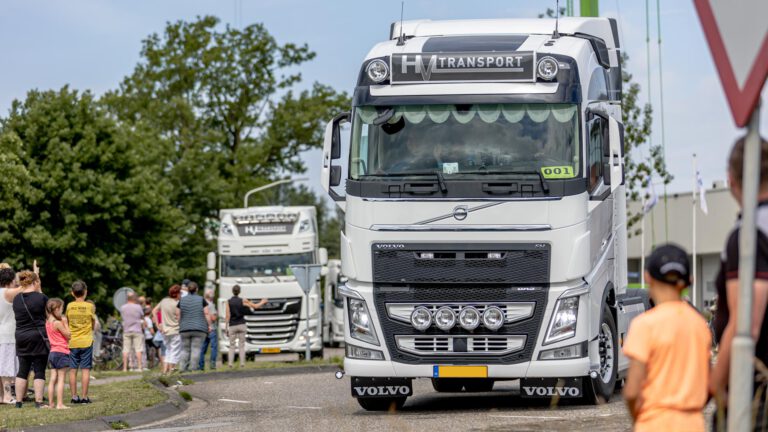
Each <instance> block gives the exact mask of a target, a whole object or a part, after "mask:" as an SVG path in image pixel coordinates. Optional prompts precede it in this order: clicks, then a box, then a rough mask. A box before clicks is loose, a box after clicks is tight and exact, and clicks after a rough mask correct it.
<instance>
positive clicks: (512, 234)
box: [322, 18, 648, 410]
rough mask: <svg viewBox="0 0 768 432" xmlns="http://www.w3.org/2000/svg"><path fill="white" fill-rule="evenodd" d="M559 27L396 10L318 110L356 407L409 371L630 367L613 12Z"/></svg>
mask: <svg viewBox="0 0 768 432" xmlns="http://www.w3.org/2000/svg"><path fill="white" fill-rule="evenodd" d="M555 29H556V23H555V20H546V19H533V20H516V19H499V20H467V21H428V20H427V21H407V22H404V23H402V25H401V24H400V23H394V24H393V25H392V27H391V30H390V32H391V33H390V38H389V40H387V41H385V42H382V43H379V44H378V45H376V46H374V47H373V49H371V51H370V52H369V53H368V55H367V57H366V58H365V60H364V62H363V64H362V66H361V68H360V74H359V78H358V82H357V86H356V87H355V91H354V96H353V102H352V107H351V111H350V112H349V113H344V114H341V115H339V116H337V117H336V118H335V119H333V120H332V121H331V122H330V123H329V124H328V126H327V128H326V135H325V147H324V154H323V167H322V169H323V171H322V182H323V186H324V187H325V188H326V190H328V191H329V194H330V196H331V197H332V199H334V200H335V201H336V203H337V204H338V205H339V206H340V207H341V208H342V209H343V210H344V211H345V213H346V215H345V221H346V223H345V226H344V230H343V232H342V233H341V260H342V267H343V268H342V272H343V274H344V275H345V276H346V277H347V278H348V281H347V282H346V284H345V286H342V287H341V288H340V292H341V293H342V294H343V295H344V296H345V297H346V300H345V302H344V307H345V319H346V323H347V325H346V326H345V341H346V356H345V359H344V370H345V372H346V374H347V375H348V376H350V377H351V380H350V381H351V386H352V388H351V394H352V396H353V397H355V398H357V400H358V402H359V403H360V405H361V406H362V407H363V408H365V409H369V410H383V409H390V408H391V407H392V406H395V407H398V406H401V405H402V404H403V403H404V402H405V400H406V398H407V397H408V396H409V395H411V394H412V380H413V379H414V378H428V379H431V380H432V382H433V386H434V388H435V390H437V391H487V390H490V389H492V387H493V384H494V382H495V381H498V380H520V389H521V390H520V393H521V395H522V396H523V397H547V398H551V397H559V398H581V397H585V398H587V399H590V400H593V401H597V400H607V399H608V398H610V396H611V394H612V393H613V392H614V389H615V385H616V381H617V379H620V378H621V377H622V374H624V373H625V371H626V369H627V367H628V361H627V359H626V358H625V357H624V356H623V355H622V353H621V345H622V344H623V341H624V337H625V336H626V333H627V329H628V327H629V322H630V320H631V319H632V318H633V317H634V316H635V315H637V314H639V313H641V312H642V311H643V310H644V309H645V308H646V304H647V303H648V302H647V296H644V295H643V293H642V292H639V291H638V292H628V290H627V274H626V273H627V272H626V264H627V259H626V238H627V236H626V202H625V186H624V178H623V177H624V171H623V170H624V166H623V128H622V123H621V122H622V120H621V119H622V117H621V66H620V63H619V61H620V52H619V41H618V29H617V27H616V22H615V21H614V20H610V19H605V18H564V19H560V22H559V33H557V32H555ZM345 123H349V125H348V128H347V129H344V128H342V127H341V126H342V124H345ZM347 130H348V131H349V132H346V131H347ZM347 133H349V135H350V136H349V137H348V139H349V142H350V144H349V151H348V152H347V151H345V152H342V149H341V147H342V145H341V144H342V142H344V141H345V140H346V139H347V137H346V136H345V135H346V134H347ZM342 153H344V154H342ZM343 174H344V175H343ZM342 177H344V179H345V184H344V187H343V189H342V188H340V187H337V186H339V185H340V184H341V180H342Z"/></svg>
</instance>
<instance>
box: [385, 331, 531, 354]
mask: <svg viewBox="0 0 768 432" xmlns="http://www.w3.org/2000/svg"><path fill="white" fill-rule="evenodd" d="M525 339H526V337H525V336H524V335H508V336H502V335H499V336H470V337H465V336H405V335H396V336H395V340H396V341H397V347H398V348H399V349H400V350H402V351H405V352H409V353H413V354H417V355H425V354H428V355H456V354H459V353H460V354H461V355H470V356H478V355H489V354H490V355H504V354H510V353H513V352H515V351H520V350H521V349H523V347H524V346H525Z"/></svg>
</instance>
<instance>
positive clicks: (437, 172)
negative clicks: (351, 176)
mask: <svg viewBox="0 0 768 432" xmlns="http://www.w3.org/2000/svg"><path fill="white" fill-rule="evenodd" d="M408 176H435V177H436V178H437V186H438V187H439V188H440V192H442V193H446V192H448V186H446V184H445V177H443V173H442V171H440V170H434V171H415V172H401V173H381V174H365V175H361V176H360V177H408Z"/></svg>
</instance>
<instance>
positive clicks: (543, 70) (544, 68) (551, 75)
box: [536, 56, 559, 81]
mask: <svg viewBox="0 0 768 432" xmlns="http://www.w3.org/2000/svg"><path fill="white" fill-rule="evenodd" d="M558 69H559V67H558V65H557V60H555V59H554V58H552V57H549V56H547V57H542V58H541V59H539V63H538V64H537V66H536V72H537V75H538V76H539V78H541V79H543V80H547V81H552V80H553V79H555V77H557V72H558Z"/></svg>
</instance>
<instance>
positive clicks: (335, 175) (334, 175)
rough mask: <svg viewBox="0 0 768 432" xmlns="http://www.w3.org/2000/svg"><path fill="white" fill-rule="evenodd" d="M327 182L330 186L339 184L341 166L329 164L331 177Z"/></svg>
mask: <svg viewBox="0 0 768 432" xmlns="http://www.w3.org/2000/svg"><path fill="white" fill-rule="evenodd" d="M329 184H330V185H331V186H338V185H340V184H341V167H340V166H338V165H331V179H330V182H329Z"/></svg>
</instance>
